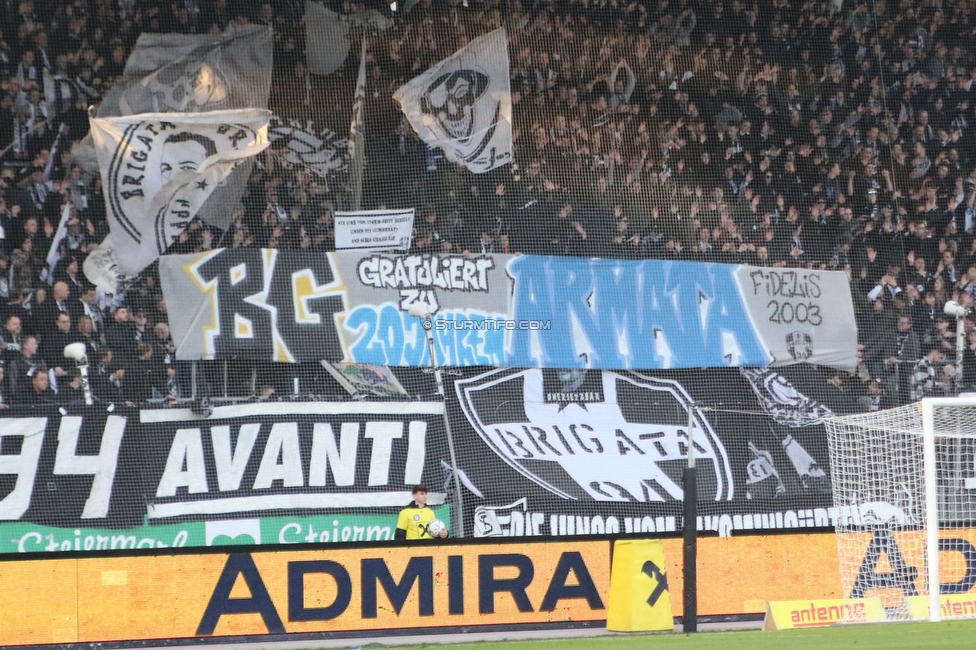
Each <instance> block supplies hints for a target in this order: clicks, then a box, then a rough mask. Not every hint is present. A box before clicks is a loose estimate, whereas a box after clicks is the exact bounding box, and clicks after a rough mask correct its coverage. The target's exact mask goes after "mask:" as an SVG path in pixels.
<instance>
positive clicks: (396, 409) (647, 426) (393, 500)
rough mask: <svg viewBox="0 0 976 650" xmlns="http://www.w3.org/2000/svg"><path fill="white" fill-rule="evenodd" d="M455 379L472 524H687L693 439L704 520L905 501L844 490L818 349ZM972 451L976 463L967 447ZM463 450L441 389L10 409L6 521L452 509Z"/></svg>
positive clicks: (121, 521) (644, 529) (832, 406)
mask: <svg viewBox="0 0 976 650" xmlns="http://www.w3.org/2000/svg"><path fill="white" fill-rule="evenodd" d="M447 389H448V398H447V415H448V418H449V421H450V423H451V434H452V437H453V442H454V449H455V455H456V458H457V462H458V476H459V479H460V480H459V483H460V484H461V485H462V488H461V491H462V499H463V506H464V513H465V517H466V521H465V522H464V526H465V530H466V534H468V535H471V536H479V537H491V536H530V535H531V536H542V537H547V536H548V537H558V536H566V535H587V534H588V535H598V534H617V533H620V534H627V533H667V532H673V531H678V530H681V528H682V526H683V522H682V519H681V512H682V504H683V499H684V493H683V489H682V479H681V473H682V470H683V469H684V467H685V465H686V463H687V459H688V450H689V440H690V441H691V442H690V444H693V445H694V449H695V455H696V460H697V466H698V468H699V469H698V481H699V513H700V517H699V520H698V522H697V526H698V527H699V528H700V529H702V530H712V531H717V532H719V533H720V534H723V535H731V534H735V533H736V532H737V531H742V530H750V529H765V530H769V531H770V532H774V531H776V530H779V529H789V528H821V529H823V528H832V527H834V526H836V525H837V523H838V522H846V523H851V522H853V523H857V522H859V521H860V520H861V519H864V518H867V517H874V518H875V519H876V518H877V517H878V516H879V515H878V513H885V515H884V516H887V517H892V518H896V519H897V518H903V517H904V516H905V514H904V512H902V511H901V510H899V508H898V506H897V505H894V504H890V503H887V502H884V501H878V500H877V497H875V500H870V501H863V502H862V501H858V502H852V503H850V504H834V503H833V499H832V495H831V493H830V464H829V458H828V448H827V440H826V435H825V432H824V427H823V425H822V418H824V417H828V416H829V415H830V414H832V413H841V412H845V411H848V410H850V409H851V408H852V406H853V405H852V403H850V402H849V401H848V398H847V394H846V393H844V392H841V391H839V390H836V389H834V388H833V387H831V386H830V385H829V384H826V383H825V381H824V376H823V375H821V373H820V370H818V369H817V368H816V367H813V366H808V365H802V366H794V367H790V368H784V369H778V370H745V369H741V370H740V369H735V368H729V369H713V370H709V371H707V377H706V375H703V373H702V371H700V370H699V371H692V370H680V371H666V372H654V373H638V372H631V371H600V370H580V369H576V370H567V371H561V370H549V369H494V370H493V369H486V368H477V369H465V370H463V371H462V374H461V375H459V376H452V377H451V383H450V384H449V385H448V386H447ZM689 406H690V407H691V412H692V416H691V420H692V426H693V429H692V432H691V436H689V430H688V424H689ZM963 462H964V464H965V466H966V467H973V459H972V458H968V459H963ZM452 467H453V466H452V464H451V460H450V451H449V445H448V442H447V435H446V428H445V426H444V405H443V403H442V402H440V401H419V400H410V401H408V400H377V401H361V400H352V401H346V402H250V403H246V404H237V405H230V406H220V407H217V408H215V409H213V412H212V413H210V414H209V415H204V414H201V413H197V412H195V411H192V410H189V409H152V410H143V411H138V410H135V409H124V408H117V409H115V411H114V412H112V413H107V412H106V411H105V409H104V408H93V409H83V410H81V411H78V412H74V411H71V412H69V414H68V415H62V414H61V413H59V412H58V411H57V410H55V409H53V408H52V409H50V410H43V409H41V410H32V411H19V410H8V411H4V413H3V417H2V418H0V530H3V526H4V525H7V524H13V523H22V524H27V523H30V524H34V525H36V526H46V527H54V528H58V529H59V530H62V531H64V530H74V529H75V528H82V527H84V528H86V529H95V528H97V529H99V530H101V529H106V530H108V529H124V528H130V529H131V528H136V527H139V526H145V525H152V526H165V525H170V524H174V523H185V522H198V523H202V522H209V524H208V525H213V522H215V521H222V520H227V524H228V525H230V524H232V523H233V522H234V521H241V520H253V519H257V518H261V519H264V518H268V517H271V518H274V517H279V518H280V517H289V516H293V515H294V516H299V515H302V516H305V515H307V516H312V515H316V516H317V515H322V514H324V513H336V516H338V514H349V515H359V514H363V515H377V516H378V515H383V516H392V515H395V514H396V512H397V511H398V510H399V509H400V508H402V507H403V506H404V505H405V504H407V503H409V502H410V500H411V498H412V497H411V494H410V491H411V490H410V488H411V486H412V485H414V484H416V483H426V484H427V485H428V486H429V487H430V502H431V503H432V504H433V505H440V504H447V505H450V507H451V508H450V509H451V512H456V510H455V508H456V506H457V498H456V496H455V494H454V480H453V476H454V474H453V469H452ZM966 477H967V478H970V477H969V475H968V474H967V475H966ZM330 516H332V515H331V514H330ZM146 522H148V524H147V523H146ZM279 523H281V525H285V524H286V523H287V522H285V521H284V520H282V522H279ZM269 525H270V524H269ZM36 526H35V527H36ZM316 526H317V527H318V526H319V524H318V523H316ZM330 526H331V524H330ZM31 530H33V529H31ZM275 530H276V531H279V532H280V530H281V528H280V526H279V527H278V528H276V529H275ZM28 533H29V534H31V535H33V534H34V533H33V532H31V531H26V532H24V531H21V533H19V534H20V537H23V536H24V535H25V534H28ZM38 534H41V533H38ZM44 534H47V533H44ZM52 534H53V533H52ZM99 534H102V533H99ZM201 534H202V533H201ZM265 538H266V539H267V540H268V541H273V539H279V540H280V539H281V538H280V537H279V535H278V532H275V533H274V534H271V533H269V534H268V535H265ZM387 538H389V537H387ZM254 539H257V538H254ZM289 539H290V538H289ZM279 543H283V542H279ZM2 545H3V544H2V540H0V546H2ZM68 550H71V549H68ZM75 550H77V549H75Z"/></svg>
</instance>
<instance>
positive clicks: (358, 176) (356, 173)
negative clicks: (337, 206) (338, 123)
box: [349, 33, 366, 211]
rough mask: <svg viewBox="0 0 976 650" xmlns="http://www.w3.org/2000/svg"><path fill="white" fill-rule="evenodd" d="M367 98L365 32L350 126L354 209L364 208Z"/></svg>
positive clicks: (351, 179)
mask: <svg viewBox="0 0 976 650" xmlns="http://www.w3.org/2000/svg"><path fill="white" fill-rule="evenodd" d="M365 99H366V34H365V33H364V34H363V43H362V50H361V52H360V54H359V77H358V78H357V80H356V94H355V97H354V98H353V104H352V124H350V126H349V185H350V188H351V190H352V205H351V206H350V207H351V208H352V210H353V211H357V210H360V209H362V202H363V167H364V166H365V164H366V144H365V138H364V137H363V130H364V129H363V104H364V103H365Z"/></svg>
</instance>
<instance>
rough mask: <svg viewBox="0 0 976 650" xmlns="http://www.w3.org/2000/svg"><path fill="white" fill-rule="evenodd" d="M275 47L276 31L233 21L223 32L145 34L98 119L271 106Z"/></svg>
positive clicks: (138, 42) (113, 87) (137, 42)
mask: <svg viewBox="0 0 976 650" xmlns="http://www.w3.org/2000/svg"><path fill="white" fill-rule="evenodd" d="M272 47H273V38H272V31H271V28H269V27H263V26H259V25H243V26H242V25H237V24H234V23H232V24H231V25H230V27H228V28H227V30H225V31H224V32H222V33H220V34H203V35H186V34H151V33H146V34H142V35H140V36H139V40H137V41H136V46H135V48H134V49H133V50H132V54H131V55H129V58H128V60H127V61H126V63H125V71H124V72H123V74H122V79H121V80H120V81H118V82H117V83H116V84H115V85H114V86H112V88H111V89H110V90H109V91H108V93H107V94H106V96H105V99H103V100H102V103H101V105H100V106H99V108H98V117H121V116H124V115H135V114H137V113H202V112H206V111H213V110H230V109H238V108H240V109H243V108H267V107H268V96H269V94H270V92H271V58H272Z"/></svg>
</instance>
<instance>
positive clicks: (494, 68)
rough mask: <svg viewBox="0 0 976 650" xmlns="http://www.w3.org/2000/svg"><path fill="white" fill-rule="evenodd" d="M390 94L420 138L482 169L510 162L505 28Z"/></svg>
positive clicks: (475, 169) (478, 170)
mask: <svg viewBox="0 0 976 650" xmlns="http://www.w3.org/2000/svg"><path fill="white" fill-rule="evenodd" d="M393 98H394V99H396V100H397V102H399V103H400V108H401V109H402V110H403V113H404V115H406V116H407V120H409V122H410V125H411V126H412V127H413V128H414V130H415V131H416V132H417V134H418V135H419V136H420V139H421V140H423V141H424V142H426V143H427V144H428V145H430V146H431V147H440V148H441V149H443V150H444V154H445V155H446V156H447V158H448V159H449V160H451V161H452V162H455V163H460V164H463V165H464V166H465V167H467V168H468V169H469V170H470V171H472V172H474V173H476V174H480V173H482V172H486V171H489V170H491V169H495V168H496V167H501V166H502V165H504V164H506V163H508V162H511V160H512V93H511V88H510V85H509V70H508V42H507V40H506V38H505V30H504V29H496V30H495V31H493V32H491V33H490V34H486V35H485V36H482V37H480V38H476V39H475V40H473V41H471V43H469V44H468V45H467V46H465V47H463V48H461V49H460V50H458V51H457V52H455V53H454V54H453V55H451V56H450V57H448V58H446V59H444V60H443V61H441V62H440V63H438V64H437V65H435V66H434V67H433V68H431V69H430V70H428V71H427V72H425V73H423V74H422V75H420V76H419V77H415V78H414V79H412V80H410V81H409V82H407V83H406V84H405V85H403V86H402V87H400V88H399V89H398V90H397V91H396V92H395V93H394V94H393Z"/></svg>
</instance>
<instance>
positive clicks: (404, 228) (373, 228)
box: [335, 208, 414, 251]
mask: <svg viewBox="0 0 976 650" xmlns="http://www.w3.org/2000/svg"><path fill="white" fill-rule="evenodd" d="M413 216H414V209H413V208H410V209H409V210H362V211H360V212H336V213H335V237H336V250H343V249H348V248H358V249H367V250H374V251H379V250H407V249H409V248H410V240H411V238H412V235H413Z"/></svg>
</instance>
